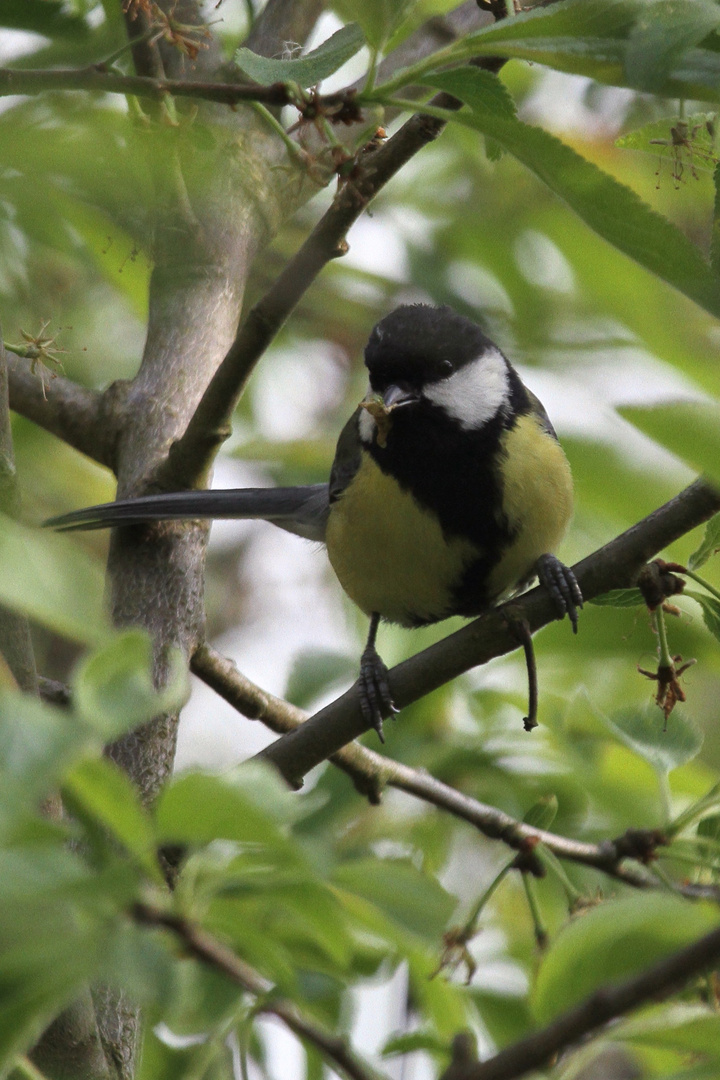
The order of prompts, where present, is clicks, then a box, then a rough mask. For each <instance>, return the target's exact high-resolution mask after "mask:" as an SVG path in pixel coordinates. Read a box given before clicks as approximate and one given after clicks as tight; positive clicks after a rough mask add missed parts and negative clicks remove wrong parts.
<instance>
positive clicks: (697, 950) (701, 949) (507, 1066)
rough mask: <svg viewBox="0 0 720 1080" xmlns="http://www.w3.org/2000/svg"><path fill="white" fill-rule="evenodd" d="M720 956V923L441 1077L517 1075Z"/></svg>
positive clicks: (475, 1079)
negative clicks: (484, 1057)
mask: <svg viewBox="0 0 720 1080" xmlns="http://www.w3.org/2000/svg"><path fill="white" fill-rule="evenodd" d="M718 960H720V929H717V930H712V931H711V932H710V933H709V934H706V935H705V937H702V938H700V940H699V941H695V942H693V944H692V945H688V946H686V948H684V949H679V950H678V951H677V952H675V953H672V955H671V956H668V957H667V958H666V959H665V960H661V961H660V963H658V964H655V965H654V966H653V967H651V968H648V969H647V970H646V971H643V972H642V973H641V974H640V975H636V976H634V977H633V978H631V979H627V980H626V981H625V982H623V983H620V984H619V985H609V986H602V987H600V988H599V989H598V990H596V991H595V992H594V993H593V994H591V995H590V997H588V998H586V999H585V1001H583V1002H582V1003H581V1004H580V1005H578V1006H576V1007H575V1008H574V1009H570V1010H568V1012H565V1013H562V1014H561V1015H560V1016H559V1017H558V1018H557V1019H556V1020H553V1022H552V1023H551V1024H548V1026H547V1027H544V1028H541V1029H540V1030H539V1031H535V1032H533V1033H532V1034H531V1035H528V1036H526V1038H524V1039H520V1040H519V1041H518V1042H516V1043H513V1044H512V1046H508V1047H506V1049H505V1050H501V1051H500V1053H499V1054H496V1055H495V1057H492V1058H490V1059H489V1060H487V1061H483V1062H477V1061H475V1062H468V1061H464V1062H462V1063H459V1062H453V1064H452V1065H451V1066H450V1068H449V1069H447V1071H446V1072H445V1073H444V1074H443V1077H442V1080H515V1078H516V1077H520V1076H525V1075H526V1074H527V1073H529V1072H532V1071H533V1070H535V1069H543V1068H545V1067H547V1065H548V1063H549V1062H550V1061H551V1060H552V1059H553V1058H554V1057H555V1055H556V1054H559V1053H561V1052H562V1051H564V1050H567V1049H568V1047H570V1046H572V1044H573V1043H577V1042H578V1041H579V1040H580V1039H583V1038H585V1037H586V1036H588V1035H590V1034H591V1033H592V1032H595V1031H597V1030H598V1029H599V1028H601V1027H603V1026H604V1025H605V1024H607V1023H609V1022H610V1021H611V1020H616V1019H617V1018H618V1017H621V1016H624V1015H625V1014H626V1013H628V1012H630V1011H631V1010H633V1009H637V1008H638V1007H639V1006H641V1005H645V1004H647V1003H648V1002H656V1001H663V1000H664V999H665V998H667V997H669V996H670V995H671V994H673V993H674V992H675V991H676V990H679V989H680V988H681V987H683V986H685V985H686V983H688V982H689V981H690V980H691V979H693V978H696V977H697V976H699V975H702V974H703V973H704V972H706V971H708V970H710V969H711V968H712V967H713V966H714V965H715V964H717V962H718Z"/></svg>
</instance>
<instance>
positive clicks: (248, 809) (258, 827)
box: [157, 769, 300, 858]
mask: <svg viewBox="0 0 720 1080" xmlns="http://www.w3.org/2000/svg"><path fill="white" fill-rule="evenodd" d="M267 771H268V772H269V769H268V770H267ZM274 779H275V781H276V784H277V788H278V789H279V788H280V787H281V786H282V781H281V780H280V777H279V776H277V777H275V778H274ZM269 789H270V784H268V785H267V787H266V790H268V791H269ZM283 795H284V796H285V797H287V796H288V795H289V792H288V791H287V788H285V790H284V792H283ZM278 801H281V800H280V799H279V800H278ZM157 828H158V832H159V834H160V835H161V837H162V838H163V839H164V840H169V841H176V842H189V843H194V844H209V843H212V841H213V840H235V841H237V842H238V843H241V844H266V845H268V846H269V847H270V848H273V849H275V851H276V852H277V853H278V854H288V853H293V852H297V856H298V858H299V857H300V849H299V847H298V848H297V849H296V847H295V845H293V844H292V843H291V841H289V840H288V839H287V838H286V837H285V835H284V833H283V832H282V831H281V829H280V828H279V827H278V824H277V820H276V817H275V808H274V806H273V803H272V802H268V803H267V804H266V807H264V808H261V807H258V806H257V804H256V803H255V800H254V797H253V792H252V790H251V791H249V792H248V791H246V790H245V788H244V778H243V769H237V770H235V771H234V772H233V773H232V774H227V775H225V776H210V775H208V774H206V773H187V774H186V775H184V776H181V777H179V779H177V780H175V781H174V782H173V783H172V784H171V785H170V786H169V787H167V788H166V789H165V791H164V792H163V794H162V795H161V796H160V800H159V802H158V807H157Z"/></svg>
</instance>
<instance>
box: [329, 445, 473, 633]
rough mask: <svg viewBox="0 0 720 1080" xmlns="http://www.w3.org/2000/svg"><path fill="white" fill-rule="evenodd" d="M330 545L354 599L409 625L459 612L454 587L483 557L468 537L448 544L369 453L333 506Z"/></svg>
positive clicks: (424, 512)
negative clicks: (454, 605)
mask: <svg viewBox="0 0 720 1080" xmlns="http://www.w3.org/2000/svg"><path fill="white" fill-rule="evenodd" d="M326 541H327V549H328V556H329V558H330V562H331V564H332V567H333V570H334V571H335V573H336V574H337V576H338V579H339V581H340V584H341V585H342V587H343V589H344V590H345V592H346V593H347V594H348V596H349V597H350V599H351V600H353V601H354V602H355V603H356V604H357V606H358V607H359V608H360V609H361V610H362V611H364V612H365V613H366V614H368V615H370V614H372V612H375V611H376V612H379V613H380V614H381V615H382V616H383V617H384V618H385V619H387V620H389V621H390V622H396V623H400V624H402V625H405V626H410V625H414V624H415V625H416V624H417V623H418V622H433V621H436V620H438V619H443V618H446V617H447V616H448V615H450V614H452V611H451V610H450V605H451V602H452V590H453V586H454V585H456V584H457V582H458V581H459V580H460V579H461V577H462V574H463V571H464V569H465V567H466V566H468V565H469V564H470V563H471V562H472V561H473V559H474V558H476V557H477V555H478V550H477V548H476V547H475V546H474V545H473V544H472V543H471V542H470V541H469V540H459V539H452V540H450V541H449V542H448V541H447V540H446V539H445V537H444V535H443V532H442V529H441V528H440V525H439V524H438V522H437V520H436V519H435V518H434V517H433V516H432V515H431V514H430V513H428V511H427V510H425V509H423V507H421V506H420V504H419V503H418V502H416V500H415V499H414V498H413V497H412V495H410V494H409V493H408V492H407V491H404V490H403V489H402V488H401V487H400V486H399V485H398V484H397V482H396V481H395V480H394V479H393V478H392V477H390V476H388V475H386V474H385V473H384V472H382V470H381V469H380V468H379V467H378V466H377V465H376V464H375V462H374V461H373V459H372V458H371V457H370V455H369V454H367V453H366V452H365V451H363V452H362V460H361V464H360V468H359V470H358V473H357V475H356V476H355V478H354V480H353V482H352V483H351V484H350V485H349V486H348V487H347V488H346V489H345V491H344V492H343V493H342V495H341V496H340V498H339V499H338V500H337V501H336V502H335V503H333V505H332V506H331V508H330V517H329V519H328V526H327V535H326Z"/></svg>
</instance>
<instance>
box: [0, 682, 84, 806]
mask: <svg viewBox="0 0 720 1080" xmlns="http://www.w3.org/2000/svg"><path fill="white" fill-rule="evenodd" d="M91 740H92V735H91V733H90V732H89V731H88V730H87V729H86V728H85V727H84V725H81V724H78V723H77V721H76V720H75V719H74V718H73V715H72V713H71V712H70V711H69V710H67V709H59V708H56V707H54V706H52V705H46V704H44V703H43V702H41V701H39V700H38V699H37V698H34V697H31V696H30V695H27V694H20V693H17V692H11V691H4V692H2V693H0V778H1V779H0V803H1V804H4V805H5V806H6V807H7V812H8V813H9V812H10V811H12V812H13V813H14V814H18V813H20V811H21V810H23V809H27V808H29V807H35V806H36V805H37V803H38V802H39V801H40V800H41V799H43V798H45V797H46V796H47V795H48V794H49V793H50V792H51V791H52V789H53V788H54V787H55V786H56V784H57V783H58V781H59V780H60V779H61V777H62V776H63V774H64V772H65V770H66V769H67V768H68V767H69V766H70V765H72V764H73V763H74V762H75V761H77V760H78V758H79V757H80V756H81V755H82V754H83V753H84V751H85V749H86V747H87V745H88V742H90V741H91Z"/></svg>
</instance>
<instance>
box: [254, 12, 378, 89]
mask: <svg viewBox="0 0 720 1080" xmlns="http://www.w3.org/2000/svg"><path fill="white" fill-rule="evenodd" d="M364 44H365V39H364V36H363V32H362V30H361V29H360V27H359V26H358V25H357V23H351V24H350V25H349V26H343V27H342V29H341V30H338V31H337V32H336V33H334V34H333V35H332V37H330V38H328V39H327V41H324V42H323V43H322V45H319V46H318V48H317V49H313V51H312V52H310V53H308V54H307V56H301V57H298V58H297V59H295V60H271V59H268V58H267V57H265V56H258V55H257V53H254V52H251V50H250V49H238V51H237V52H236V53H235V64H236V65H237V67H239V68H240V70H241V71H242V72H243V73H244V74H245V75H247V76H248V78H250V79H253V81H254V82H256V83H260V85H261V86H271V85H272V84H273V83H276V82H279V83H288V82H294V83H298V85H299V86H302V87H309V86H315V84H316V83H319V82H321V81H322V79H326V78H327V77H328V76H329V75H332V74H333V73H334V72H335V71H337V70H338V69H339V68H341V67H342V66H343V64H344V63H346V62H347V61H348V60H349V59H350V58H351V57H353V56H354V55H355V53H356V52H359V50H360V49H361V48H362V46H363V45H364Z"/></svg>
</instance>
